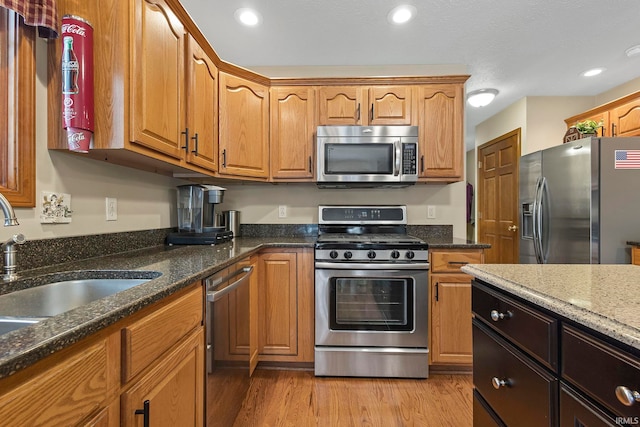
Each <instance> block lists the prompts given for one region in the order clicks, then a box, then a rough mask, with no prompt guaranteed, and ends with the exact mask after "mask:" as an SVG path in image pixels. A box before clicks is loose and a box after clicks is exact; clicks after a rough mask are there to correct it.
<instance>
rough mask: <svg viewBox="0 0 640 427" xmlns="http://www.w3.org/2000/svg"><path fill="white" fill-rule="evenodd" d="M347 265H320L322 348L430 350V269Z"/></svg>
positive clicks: (319, 338) (318, 300)
mask: <svg viewBox="0 0 640 427" xmlns="http://www.w3.org/2000/svg"><path fill="white" fill-rule="evenodd" d="M325 265H326V264H325ZM345 265H348V269H342V268H318V267H317V266H316V270H315V274H316V277H315V287H316V290H315V308H316V322H315V323H316V325H315V328H316V331H315V335H316V336H315V343H316V346H352V347H409V348H427V346H428V327H427V315H428V307H429V299H428V289H429V286H428V270H426V269H421V270H419V269H415V267H412V266H410V265H406V267H405V268H411V269H400V268H398V267H399V266H398V265H386V266H381V265H378V266H375V267H374V265H373V264H362V268H358V267H357V266H355V265H353V264H344V265H340V266H345Z"/></svg>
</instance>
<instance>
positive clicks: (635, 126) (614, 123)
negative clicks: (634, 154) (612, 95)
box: [610, 99, 640, 136]
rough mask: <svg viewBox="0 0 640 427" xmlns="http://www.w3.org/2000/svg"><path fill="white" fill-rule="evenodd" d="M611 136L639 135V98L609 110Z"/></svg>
mask: <svg viewBox="0 0 640 427" xmlns="http://www.w3.org/2000/svg"><path fill="white" fill-rule="evenodd" d="M610 119H611V131H612V133H611V136H638V135H640V99H638V100H635V101H632V102H629V103H627V104H624V105H621V106H619V107H616V108H614V109H613V110H611V113H610Z"/></svg>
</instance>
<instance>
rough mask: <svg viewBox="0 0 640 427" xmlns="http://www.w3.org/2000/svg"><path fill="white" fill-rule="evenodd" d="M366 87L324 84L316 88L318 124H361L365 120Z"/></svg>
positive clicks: (364, 122)
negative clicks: (324, 85)
mask: <svg viewBox="0 0 640 427" xmlns="http://www.w3.org/2000/svg"><path fill="white" fill-rule="evenodd" d="M366 94H367V92H366V88H363V87H362V86H326V87H321V88H320V89H319V90H318V106H319V108H318V111H319V117H318V125H362V124H366V122H367V107H366Z"/></svg>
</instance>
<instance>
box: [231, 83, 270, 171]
mask: <svg viewBox="0 0 640 427" xmlns="http://www.w3.org/2000/svg"><path fill="white" fill-rule="evenodd" d="M219 171H220V174H221V175H236V176H244V177H255V178H265V179H266V178H268V176H269V89H268V88H267V87H266V86H263V85H261V84H258V83H254V82H252V81H249V80H247V79H244V78H240V77H235V76H232V75H230V74H227V73H224V72H221V73H220V166H219Z"/></svg>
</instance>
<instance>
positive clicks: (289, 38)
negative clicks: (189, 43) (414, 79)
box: [181, 0, 640, 147]
mask: <svg viewBox="0 0 640 427" xmlns="http://www.w3.org/2000/svg"><path fill="white" fill-rule="evenodd" d="M181 2H182V4H183V5H184V7H185V8H186V9H187V11H188V12H189V14H190V15H191V16H192V18H193V19H194V21H195V22H196V24H197V25H198V27H199V28H200V29H201V31H202V32H203V34H204V35H205V36H206V37H207V39H208V40H209V42H210V43H211V45H212V46H213V48H214V49H215V51H216V52H217V53H218V55H219V56H220V57H221V58H222V59H223V60H225V61H227V62H231V63H234V64H236V65H240V66H243V67H246V68H249V69H256V68H257V67H283V66H285V67H310V66H357V67H355V68H357V69H359V70H361V71H363V75H367V74H368V75H380V74H379V73H380V70H384V72H388V73H389V74H386V75H391V74H392V73H396V72H397V73H398V74H400V75H401V74H403V73H405V72H406V70H415V69H416V68H417V69H420V66H423V67H424V66H430V65H434V64H438V65H439V64H447V65H449V67H448V68H449V69H454V70H460V69H462V70H463V72H462V73H458V74H470V75H471V78H470V79H469V80H468V81H467V84H466V91H467V92H470V91H472V90H476V89H481V88H495V89H498V90H499V91H500V93H499V95H498V97H497V98H496V100H495V101H494V102H493V103H492V104H490V105H489V106H487V107H483V108H480V109H476V108H473V107H469V106H467V107H466V131H465V133H466V135H465V140H466V142H467V147H469V146H471V147H472V146H473V135H474V133H475V132H474V129H475V126H476V125H477V124H479V123H481V122H482V121H484V120H486V119H487V118H489V117H491V116H492V115H494V114H496V113H497V112H499V111H501V110H502V109H504V108H506V107H508V106H509V105H511V104H512V103H513V102H515V101H517V100H519V99H521V98H523V97H525V96H580V95H582V96H594V95H597V94H600V93H602V92H605V91H607V90H609V89H611V88H613V87H615V86H618V85H620V84H622V83H625V82H627V81H629V80H632V79H634V78H636V77H640V55H639V56H635V57H633V58H628V57H627V56H626V55H625V50H626V49H628V48H629V47H631V46H634V45H637V44H640V0H606V1H602V0H537V1H532V0H406V1H404V0H268V1H260V0H225V1H211V0H181ZM400 4H411V5H413V6H415V7H416V8H417V10H418V13H417V16H416V18H415V19H413V20H412V21H411V22H409V23H408V24H407V25H405V26H397V25H391V24H389V23H388V21H387V14H388V12H389V11H390V10H391V9H392V8H394V7H395V6H397V5H400ZM240 7H251V8H254V9H256V10H257V11H259V13H260V14H261V15H262V22H261V24H260V25H259V26H257V27H244V26H241V25H240V24H239V23H238V22H237V21H236V20H235V19H234V17H233V15H234V12H235V10H236V9H238V8H240ZM364 66H382V67H371V70H372V72H371V73H367V74H364V73H365V72H366V71H365V70H367V67H364ZM456 67H457V68H456ZM594 67H605V68H606V69H607V70H606V71H605V72H604V73H603V74H601V75H599V76H597V77H592V78H584V77H582V76H580V73H581V72H583V71H586V70H587V69H590V68H594ZM326 68H327V67H324V69H326ZM436 68H437V67H436ZM444 68H445V69H446V68H447V67H444ZM317 70H318V75H316V76H315V77H322V76H323V75H322V74H323V73H322V70H323V68H318V69H317ZM334 71H335V70H334ZM376 73H377V74H376ZM267 75H268V74H267ZM292 76H295V75H292Z"/></svg>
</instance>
